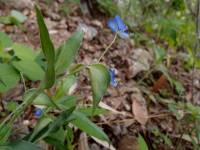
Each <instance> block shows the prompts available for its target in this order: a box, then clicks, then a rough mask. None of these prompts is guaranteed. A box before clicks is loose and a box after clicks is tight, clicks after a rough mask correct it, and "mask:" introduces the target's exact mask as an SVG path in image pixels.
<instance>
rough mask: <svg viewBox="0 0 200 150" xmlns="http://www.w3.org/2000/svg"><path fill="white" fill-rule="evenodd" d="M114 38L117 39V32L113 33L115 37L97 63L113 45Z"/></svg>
mask: <svg viewBox="0 0 200 150" xmlns="http://www.w3.org/2000/svg"><path fill="white" fill-rule="evenodd" d="M116 38H117V32H116V33H115V37H114V39H113V40H112V42H111V43H110V44H109V45H108V46H107V47H106V49H105V50H104V52H103V53H102V54H101V56H100V57H99V59H98V62H100V60H101V59H102V58H103V56H104V55H105V54H106V53H107V52H108V50H109V48H110V47H111V46H112V45H113V44H114V43H115V40H116Z"/></svg>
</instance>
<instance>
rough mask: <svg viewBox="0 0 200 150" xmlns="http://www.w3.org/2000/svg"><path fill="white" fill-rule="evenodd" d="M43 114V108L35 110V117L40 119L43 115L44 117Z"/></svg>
mask: <svg viewBox="0 0 200 150" xmlns="http://www.w3.org/2000/svg"><path fill="white" fill-rule="evenodd" d="M42 113H43V109H41V108H36V110H35V112H34V115H35V117H38V118H39V117H40V116H41V115H42Z"/></svg>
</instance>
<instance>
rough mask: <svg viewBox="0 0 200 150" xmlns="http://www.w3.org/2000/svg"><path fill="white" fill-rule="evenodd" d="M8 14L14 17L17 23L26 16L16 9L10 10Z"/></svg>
mask: <svg viewBox="0 0 200 150" xmlns="http://www.w3.org/2000/svg"><path fill="white" fill-rule="evenodd" d="M10 16H11V17H13V18H15V19H16V20H17V21H18V22H19V23H23V22H24V21H25V20H26V19H27V17H26V16H25V15H24V14H22V13H21V12H19V11H17V10H12V11H11V13H10Z"/></svg>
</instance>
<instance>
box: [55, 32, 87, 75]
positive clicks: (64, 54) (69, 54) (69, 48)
mask: <svg viewBox="0 0 200 150" xmlns="http://www.w3.org/2000/svg"><path fill="white" fill-rule="evenodd" d="M82 40H83V31H80V30H78V31H76V32H75V33H73V34H72V36H71V37H70V38H69V39H68V40H67V41H66V42H65V43H64V44H63V45H62V46H61V47H59V49H58V52H57V56H56V65H55V68H56V74H62V73H63V72H64V71H66V69H67V68H68V67H69V65H70V64H71V63H72V62H73V60H74V57H75V55H76V54H77V52H78V50H79V48H80V46H81V42H82Z"/></svg>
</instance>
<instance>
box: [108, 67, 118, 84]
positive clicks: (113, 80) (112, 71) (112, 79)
mask: <svg viewBox="0 0 200 150" xmlns="http://www.w3.org/2000/svg"><path fill="white" fill-rule="evenodd" d="M109 73H110V84H111V85H112V86H113V87H116V86H117V80H116V73H115V68H110V69H109Z"/></svg>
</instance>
